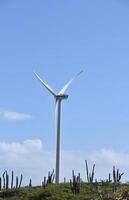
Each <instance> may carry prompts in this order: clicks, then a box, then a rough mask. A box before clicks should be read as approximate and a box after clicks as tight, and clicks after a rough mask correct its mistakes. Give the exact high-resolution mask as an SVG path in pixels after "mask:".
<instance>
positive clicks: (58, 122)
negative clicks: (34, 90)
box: [34, 71, 83, 183]
mask: <svg viewBox="0 0 129 200" xmlns="http://www.w3.org/2000/svg"><path fill="white" fill-rule="evenodd" d="M82 72H83V71H80V72H79V73H77V74H76V76H74V77H73V78H72V79H71V80H70V81H69V82H68V83H67V84H66V85H65V86H64V87H63V88H62V89H61V90H60V92H59V93H56V92H55V91H54V90H53V88H51V87H50V86H49V85H48V84H46V83H45V82H44V81H43V80H42V79H41V78H40V77H39V75H38V74H37V73H35V72H34V74H35V75H36V77H37V78H38V80H39V81H40V82H41V84H42V85H44V86H45V88H46V89H47V90H48V91H49V92H50V93H51V94H52V95H53V96H54V98H55V102H56V105H55V133H56V170H55V183H59V175H60V127H61V101H62V100H63V99H67V98H68V95H67V94H66V90H67V89H68V87H69V86H70V84H71V83H72V82H73V81H74V80H75V79H76V78H77V77H78V76H79V75H80V74H81V73H82Z"/></svg>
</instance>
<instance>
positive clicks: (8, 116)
mask: <svg viewBox="0 0 129 200" xmlns="http://www.w3.org/2000/svg"><path fill="white" fill-rule="evenodd" d="M0 117H1V118H3V119H5V120H13V121H24V120H30V119H32V116H31V115H29V114H25V113H18V112H13V111H1V112H0Z"/></svg>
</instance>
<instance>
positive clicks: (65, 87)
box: [59, 71, 83, 95]
mask: <svg viewBox="0 0 129 200" xmlns="http://www.w3.org/2000/svg"><path fill="white" fill-rule="evenodd" d="M82 72H83V71H80V72H79V73H77V74H76V75H75V76H74V77H73V78H72V79H71V80H70V81H69V82H68V83H67V84H66V85H65V86H64V87H63V88H62V89H61V91H60V92H59V95H63V94H65V92H66V90H67V89H68V87H69V86H70V85H71V83H72V82H73V81H74V80H75V79H76V78H77V77H78V76H79V75H80V74H81V73H82Z"/></svg>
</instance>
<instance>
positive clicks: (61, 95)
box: [55, 94, 68, 100]
mask: <svg viewBox="0 0 129 200" xmlns="http://www.w3.org/2000/svg"><path fill="white" fill-rule="evenodd" d="M55 98H56V100H63V99H68V95H67V94H59V95H56V96H55Z"/></svg>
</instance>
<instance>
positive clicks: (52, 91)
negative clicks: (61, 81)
mask: <svg viewBox="0 0 129 200" xmlns="http://www.w3.org/2000/svg"><path fill="white" fill-rule="evenodd" d="M34 74H35V76H36V77H37V79H38V80H39V81H40V83H42V84H43V85H44V86H45V88H46V89H47V90H48V91H49V92H50V93H51V94H52V95H53V96H56V93H55V91H54V90H53V89H52V88H51V87H50V86H49V85H48V84H46V83H45V82H44V81H43V80H42V79H41V78H40V77H39V75H38V74H36V72H34Z"/></svg>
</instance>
